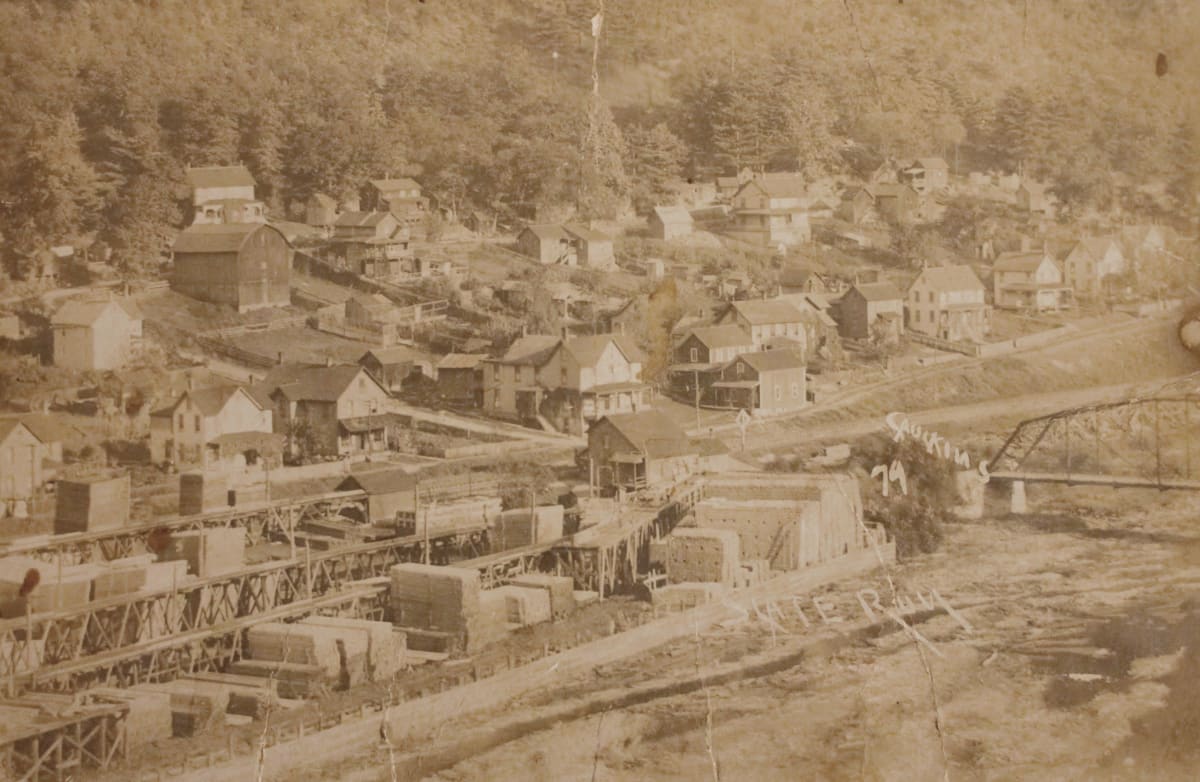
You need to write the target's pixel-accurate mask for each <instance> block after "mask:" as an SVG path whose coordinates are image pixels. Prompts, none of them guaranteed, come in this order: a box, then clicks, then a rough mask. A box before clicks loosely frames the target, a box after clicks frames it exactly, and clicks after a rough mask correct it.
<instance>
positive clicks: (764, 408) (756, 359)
mask: <svg viewBox="0 0 1200 782" xmlns="http://www.w3.org/2000/svg"><path fill="white" fill-rule="evenodd" d="M806 370H807V367H806V366H805V362H804V356H802V355H801V354H800V353H798V352H796V351H794V350H787V349H780V350H763V351H758V352H755V353H742V354H741V355H739V356H738V357H737V358H735V359H734V360H733V361H731V362H729V363H728V364H727V365H725V366H724V367H723V368H722V369H721V373H720V378H718V379H717V380H716V381H714V382H713V383H712V385H711V386H710V388H709V394H708V398H707V403H708V404H709V405H710V406H712V407H720V408H729V409H737V410H747V411H749V412H750V413H752V414H757V415H778V414H780V413H787V412H791V411H793V410H799V409H800V408H802V407H804V406H805V405H806V404H807V403H808V400H807V391H808V389H807V386H806V376H805V373H806Z"/></svg>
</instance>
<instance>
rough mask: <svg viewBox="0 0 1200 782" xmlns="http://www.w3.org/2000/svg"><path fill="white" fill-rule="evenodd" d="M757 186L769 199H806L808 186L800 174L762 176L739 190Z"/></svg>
mask: <svg viewBox="0 0 1200 782" xmlns="http://www.w3.org/2000/svg"><path fill="white" fill-rule="evenodd" d="M754 185H758V187H760V188H761V189H762V191H763V192H764V193H766V194H767V196H768V197H769V198H806V197H807V196H808V184H807V183H806V182H805V181H804V177H803V176H801V175H800V174H787V173H778V174H763V175H761V176H759V177H756V178H754V179H751V180H750V181H748V182H747V183H746V184H745V185H743V186H742V188H741V189H739V190H738V192H739V193H740V192H741V191H742V190H744V189H745V188H747V187H752V186H754Z"/></svg>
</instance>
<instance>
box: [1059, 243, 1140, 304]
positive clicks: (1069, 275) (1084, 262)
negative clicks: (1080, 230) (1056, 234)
mask: <svg viewBox="0 0 1200 782" xmlns="http://www.w3.org/2000/svg"><path fill="white" fill-rule="evenodd" d="M1127 269H1128V264H1127V263H1126V260H1125V254H1124V253H1123V252H1122V251H1121V245H1120V243H1119V242H1118V241H1117V240H1116V239H1114V238H1112V237H1108V236H1091V237H1085V238H1083V239H1080V240H1079V241H1078V242H1076V243H1075V246H1074V247H1072V248H1071V251H1070V252H1069V253H1067V256H1066V258H1064V259H1063V272H1064V276H1065V278H1066V283H1067V285H1069V286H1071V287H1072V288H1074V290H1075V293H1076V294H1077V295H1078V296H1080V297H1081V298H1092V297H1095V296H1098V295H1101V294H1103V293H1104V292H1105V288H1106V285H1107V282H1108V281H1109V280H1111V278H1113V277H1117V276H1119V275H1121V274H1124V273H1125V272H1126V270H1127Z"/></svg>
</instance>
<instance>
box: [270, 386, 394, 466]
mask: <svg viewBox="0 0 1200 782" xmlns="http://www.w3.org/2000/svg"><path fill="white" fill-rule="evenodd" d="M250 390H251V392H252V393H253V394H254V396H255V398H256V399H257V400H258V401H259V403H260V404H263V403H264V400H269V404H270V406H271V408H272V412H273V419H272V420H273V424H274V429H275V431H276V432H279V433H280V434H283V435H286V436H287V439H288V448H289V449H290V450H291V452H292V453H293V455H305V456H357V455H360V454H367V453H371V452H375V451H385V450H387V449H388V448H389V446H390V444H391V443H390V441H391V440H393V439H394V437H395V430H396V417H395V416H394V415H391V414H389V413H388V412H387V406H388V403H389V401H390V396H389V395H388V392H387V390H386V389H384V387H383V386H382V385H380V383H379V381H378V380H376V379H375V378H374V377H373V376H372V375H371V373H369V372H368V371H367V370H366V369H365V368H364V367H361V366H357V365H353V364H349V365H337V366H323V367H296V366H288V367H279V368H277V369H275V370H272V371H271V372H268V373H267V376H266V377H265V378H263V380H262V381H261V382H260V383H258V384H256V385H255V386H253V387H252V388H251V389H250Z"/></svg>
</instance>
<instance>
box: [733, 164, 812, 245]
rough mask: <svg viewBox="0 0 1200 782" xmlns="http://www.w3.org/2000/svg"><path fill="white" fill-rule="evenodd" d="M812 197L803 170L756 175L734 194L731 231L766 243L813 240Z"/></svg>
mask: <svg viewBox="0 0 1200 782" xmlns="http://www.w3.org/2000/svg"><path fill="white" fill-rule="evenodd" d="M811 200H812V199H810V198H809V194H808V189H807V186H806V184H805V182H804V179H803V177H801V176H800V175H799V174H779V175H766V176H760V177H756V178H754V179H751V180H749V181H748V182H746V183H745V184H743V185H742V186H741V187H740V188H738V191H737V192H736V193H735V194H734V195H733V199H732V210H731V215H730V216H731V218H732V221H733V224H732V226H731V227H730V228H729V229H728V231H727V233H728V234H729V235H730V236H731V237H733V238H734V239H737V240H739V241H743V242H747V243H749V244H757V245H763V246H766V247H778V246H780V245H783V246H792V245H797V244H802V243H804V242H808V241H811V240H812V226H811V225H810V224H809V209H810V205H811V204H810V202H811Z"/></svg>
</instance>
